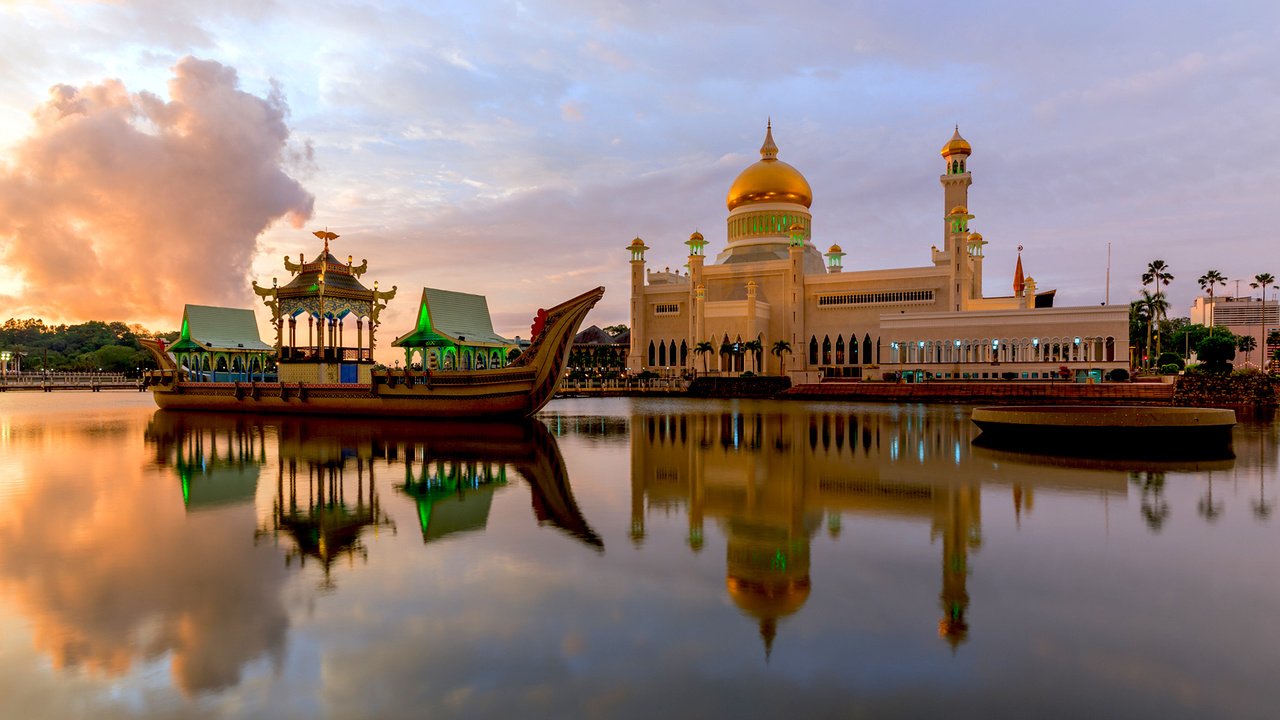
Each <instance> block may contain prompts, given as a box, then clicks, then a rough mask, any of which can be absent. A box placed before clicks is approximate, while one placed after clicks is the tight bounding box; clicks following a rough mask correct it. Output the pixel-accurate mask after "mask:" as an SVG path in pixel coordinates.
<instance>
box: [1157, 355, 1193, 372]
mask: <svg viewBox="0 0 1280 720" xmlns="http://www.w3.org/2000/svg"><path fill="white" fill-rule="evenodd" d="M1185 364H1186V361H1185V360H1183V359H1182V356H1181V355H1179V354H1178V353H1176V352H1169V351H1168V350H1166V351H1165V352H1162V353H1160V359H1159V360H1157V361H1156V365H1159V366H1160V372H1165V369H1164V368H1165V366H1166V365H1172V366H1173V371H1174V372H1177V371H1179V370H1181V369H1182V366H1183V365H1185Z"/></svg>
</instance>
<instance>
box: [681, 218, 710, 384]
mask: <svg viewBox="0 0 1280 720" xmlns="http://www.w3.org/2000/svg"><path fill="white" fill-rule="evenodd" d="M685 245H688V246H689V305H688V307H689V351H690V352H689V361H688V365H686V366H685V369H686V370H691V371H696V369H697V362H698V354H697V353H695V352H693V348H694V347H695V346H696V345H697V344H698V343H700V342H702V341H703V340H705V339H706V338H704V337H702V332H703V330H702V328H703V325H704V317H703V308H704V306H705V302H704V300H705V296H706V288H705V286H704V285H703V284H702V266H703V264H704V263H705V262H706V259H707V258H706V257H705V256H704V255H703V252H704V250H705V248H706V247H707V241H706V239H705V238H703V237H702V233H700V232H698V231H697V230H694V231H693V234H692V235H690V236H689V239H688V240H687V241H685Z"/></svg>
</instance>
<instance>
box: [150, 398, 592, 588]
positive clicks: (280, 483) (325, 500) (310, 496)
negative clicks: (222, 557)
mask: <svg viewBox="0 0 1280 720" xmlns="http://www.w3.org/2000/svg"><path fill="white" fill-rule="evenodd" d="M269 434H270V435H274V436H275V439H276V462H275V463H274V464H275V470H276V472H275V475H276V482H275V493H274V496H273V499H272V503H271V512H270V514H269V517H268V519H267V521H266V522H264V523H263V524H261V525H260V526H259V528H258V530H257V536H258V537H259V538H264V537H270V538H272V539H274V540H277V541H278V540H280V539H282V538H284V539H287V541H288V545H289V549H287V550H286V551H285V553H284V559H285V564H286V565H291V564H292V563H293V561H295V560H297V561H298V562H299V564H300V565H303V566H305V565H306V562H307V560H308V559H311V560H313V561H315V562H318V563H319V565H320V567H321V569H322V573H323V578H322V579H321V581H320V586H321V587H322V588H324V589H326V590H332V589H333V588H334V587H335V583H334V578H333V569H334V567H335V566H336V565H337V564H338V563H339V562H340V561H343V560H345V561H346V563H347V564H348V565H352V564H354V562H355V560H356V559H360V560H362V561H366V562H367V560H368V553H369V550H368V547H367V545H366V543H365V542H364V540H363V538H364V536H365V535H372V536H375V537H376V536H377V535H378V534H379V533H380V532H382V531H384V530H386V531H390V532H391V533H392V534H394V533H395V532H396V525H395V522H394V521H392V520H391V518H390V517H389V516H388V515H387V513H386V512H385V510H384V509H383V507H382V501H381V499H380V498H379V496H378V491H377V481H376V477H375V468H376V467H377V466H378V464H379V463H381V464H382V465H383V466H385V467H388V468H391V472H392V473H396V474H401V473H402V477H403V482H401V483H398V484H396V485H395V486H394V487H395V490H397V491H398V492H399V493H400V494H402V495H403V496H405V497H407V498H409V499H411V500H412V501H413V502H414V503H415V505H416V509H417V518H418V522H419V525H420V529H421V533H422V539H423V542H424V543H429V542H432V541H435V540H440V539H442V538H445V537H448V536H451V535H455V534H462V533H466V532H469V531H477V530H483V529H484V528H485V526H486V524H487V521H488V516H489V510H490V506H491V503H492V497H493V493H494V491H495V490H497V489H498V488H501V487H504V486H506V485H507V484H508V468H509V467H510V468H513V469H514V470H515V472H516V473H517V474H518V475H519V476H520V477H523V478H524V479H525V480H526V481H527V482H528V483H529V486H530V497H531V502H532V510H533V513H534V516H535V518H536V519H537V521H538V522H539V524H543V523H546V524H550V525H551V526H553V527H556V528H558V529H560V530H562V531H564V532H566V533H568V534H569V535H571V536H573V537H575V538H577V539H579V540H581V541H582V542H583V543H585V544H587V545H589V546H592V547H594V548H596V549H599V550H603V548H604V543H603V541H602V540H601V539H600V537H599V536H598V535H597V534H596V533H595V531H594V530H592V529H591V527H590V526H589V525H588V524H587V522H586V519H585V518H584V517H583V516H582V513H581V511H580V510H579V509H578V506H577V503H576V502H575V501H574V498H573V493H572V490H571V488H570V485H569V479H568V473H567V472H566V470H565V466H564V459H563V457H561V455H560V450H559V446H558V445H557V444H556V441H555V438H554V437H553V436H552V435H551V434H550V433H549V432H548V431H547V429H546V427H545V426H544V425H542V424H541V423H538V422H536V421H532V420H529V421H522V422H513V423H478V422H450V423H429V422H405V421H377V420H363V421H361V422H357V423H352V422H346V421H339V420H330V419H325V418H307V419H301V418H292V417H278V418H257V419H250V418H243V417H238V416H224V415H217V414H206V413H176V412H171V411H159V412H157V413H156V414H155V416H154V417H153V419H152V422H151V423H150V425H149V427H148V430H147V438H148V440H149V442H151V443H152V444H153V445H154V446H155V449H156V451H155V454H156V458H157V462H158V463H159V464H161V465H168V466H172V468H173V470H174V471H175V472H176V474H177V475H178V477H179V479H180V481H181V484H182V492H183V499H184V502H185V504H186V505H187V507H188V509H195V508H200V507H205V506H215V505H218V504H225V503H234V502H237V501H240V502H248V501H251V500H252V499H253V497H254V495H255V493H256V489H257V482H258V476H259V472H260V469H261V466H262V465H264V464H265V463H266V462H267V460H266V449H265V448H266V445H267V437H268V435H269Z"/></svg>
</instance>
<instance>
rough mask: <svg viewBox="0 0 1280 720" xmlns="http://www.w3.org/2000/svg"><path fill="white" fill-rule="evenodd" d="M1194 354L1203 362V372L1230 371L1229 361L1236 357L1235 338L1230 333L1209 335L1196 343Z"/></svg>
mask: <svg viewBox="0 0 1280 720" xmlns="http://www.w3.org/2000/svg"><path fill="white" fill-rule="evenodd" d="M1196 355H1197V356H1198V357H1199V358H1200V361H1201V362H1202V363H1203V364H1204V371H1205V372H1211V373H1225V372H1230V371H1231V361H1232V360H1235V359H1236V338H1235V336H1232V335H1210V336H1208V337H1206V338H1204V339H1203V340H1201V341H1200V343H1199V344H1198V345H1196Z"/></svg>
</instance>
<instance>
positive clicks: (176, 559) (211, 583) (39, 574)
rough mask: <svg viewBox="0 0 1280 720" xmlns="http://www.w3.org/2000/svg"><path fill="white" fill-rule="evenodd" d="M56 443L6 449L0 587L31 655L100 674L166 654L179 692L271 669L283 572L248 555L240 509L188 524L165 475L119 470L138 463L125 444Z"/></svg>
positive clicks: (249, 534)
mask: <svg viewBox="0 0 1280 720" xmlns="http://www.w3.org/2000/svg"><path fill="white" fill-rule="evenodd" d="M60 439H61V442H60V452H58V453H56V454H51V453H41V452H40V445H41V443H39V442H34V443H30V444H26V445H23V446H17V447H11V448H10V451H12V452H15V453H18V454H23V453H25V454H28V458H27V459H26V461H25V466H26V467H27V469H28V473H29V478H30V479H29V481H28V482H27V484H26V485H25V487H24V488H23V491H22V492H21V493H18V494H15V495H14V496H12V497H10V498H9V499H8V503H7V508H6V514H5V515H4V516H3V517H2V518H0V589H3V592H4V593H5V594H6V595H7V596H9V597H10V598H12V601H13V604H14V605H15V606H16V607H18V608H20V610H21V612H22V613H24V614H25V615H27V616H28V618H29V622H30V625H31V628H32V635H33V644H34V645H35V647H36V649H37V650H38V651H39V652H41V653H43V654H45V655H47V656H48V657H49V658H50V659H51V661H52V663H53V665H54V667H56V668H59V669H70V668H83V669H86V670H88V671H89V672H90V673H91V674H95V675H104V676H108V677H115V676H118V675H121V674H124V673H125V672H127V671H128V670H129V669H130V667H131V666H132V665H133V663H134V662H136V661H138V660H148V661H153V660H157V659H160V658H161V657H163V656H165V655H166V654H168V655H171V658H172V660H171V670H172V674H173V681H174V683H175V684H176V685H177V687H178V688H180V689H181V690H182V691H183V692H184V693H187V694H192V693H196V692H201V691H206V690H216V689H220V688H226V687H230V686H233V685H235V684H236V683H237V682H238V681H239V679H240V674H241V668H242V667H243V665H244V664H245V663H247V662H249V661H251V660H253V659H255V658H259V657H263V656H267V657H270V658H272V660H273V661H276V662H278V661H279V660H280V659H281V657H282V653H283V643H284V640H285V633H286V630H287V626H288V619H287V617H286V615H285V610H284V608H283V606H282V603H281V601H280V598H279V589H280V587H281V585H282V583H283V580H284V574H285V570H284V568H283V567H282V566H281V563H279V560H278V558H277V557H276V556H275V555H274V553H273V552H272V551H270V550H269V549H267V548H263V549H261V550H256V549H255V548H254V547H253V542H254V528H255V519H254V514H253V511H252V507H251V506H243V505H242V506H235V507H228V508H225V509H222V510H216V511H210V512H206V513H200V514H195V515H188V514H187V513H186V512H185V509H184V507H183V503H182V497H181V494H180V488H179V481H178V478H177V477H175V476H173V475H170V474H168V473H159V474H157V473H154V472H129V471H128V470H126V471H125V472H121V469H122V468H125V469H128V468H136V467H138V466H139V465H140V464H141V463H140V460H141V457H140V455H139V452H138V450H137V449H136V448H135V446H133V445H132V444H129V443H122V442H121V438H119V437H115V436H109V437H102V436H94V435H89V434H82V435H76V434H72V433H67V434H65V435H63V436H62V437H61V438H60Z"/></svg>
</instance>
